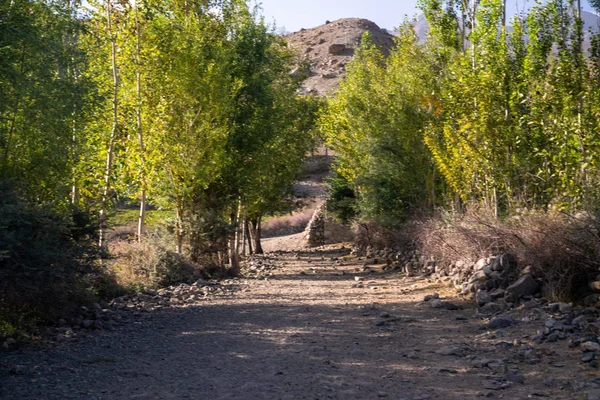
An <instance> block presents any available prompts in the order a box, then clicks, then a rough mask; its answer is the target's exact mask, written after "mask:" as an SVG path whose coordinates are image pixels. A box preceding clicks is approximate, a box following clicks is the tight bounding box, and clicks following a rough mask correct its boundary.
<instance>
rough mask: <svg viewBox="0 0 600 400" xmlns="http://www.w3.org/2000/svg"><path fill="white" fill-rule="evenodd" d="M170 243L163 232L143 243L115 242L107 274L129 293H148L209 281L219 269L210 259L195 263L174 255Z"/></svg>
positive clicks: (151, 236)
mask: <svg viewBox="0 0 600 400" xmlns="http://www.w3.org/2000/svg"><path fill="white" fill-rule="evenodd" d="M171 242H172V240H171V237H170V235H168V233H167V232H163V231H162V230H155V232H153V233H152V234H149V235H148V237H147V238H146V239H145V240H143V241H142V242H137V241H130V240H124V239H115V240H112V241H111V242H110V243H109V250H110V253H111V256H112V259H111V260H109V266H108V270H109V271H110V273H111V274H112V275H113V276H114V277H115V279H116V282H117V283H118V284H119V286H121V287H123V288H125V289H126V290H128V291H145V290H149V289H157V288H161V287H166V286H169V285H174V284H177V283H182V282H185V283H193V282H194V281H196V280H198V279H199V278H208V277H209V276H210V275H211V273H214V272H215V271H216V270H217V269H218V268H216V264H215V263H214V262H212V261H211V260H210V259H209V258H208V255H207V256H206V257H205V259H202V260H200V259H199V260H197V263H195V262H192V261H191V260H190V259H188V258H186V257H185V256H183V255H181V254H178V253H175V252H174V251H173V250H172V248H173V245H172V243H171ZM211 266H213V267H214V268H211Z"/></svg>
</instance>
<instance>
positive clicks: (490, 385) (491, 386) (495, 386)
mask: <svg viewBox="0 0 600 400" xmlns="http://www.w3.org/2000/svg"><path fill="white" fill-rule="evenodd" d="M483 387H484V388H485V389H488V390H500V383H499V382H496V381H487V380H486V381H483Z"/></svg>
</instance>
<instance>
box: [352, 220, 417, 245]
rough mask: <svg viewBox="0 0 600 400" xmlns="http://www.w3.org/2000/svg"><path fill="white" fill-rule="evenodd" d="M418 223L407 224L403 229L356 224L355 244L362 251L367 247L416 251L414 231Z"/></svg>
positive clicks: (375, 224)
mask: <svg viewBox="0 0 600 400" xmlns="http://www.w3.org/2000/svg"><path fill="white" fill-rule="evenodd" d="M418 225H419V223H418V221H416V220H415V221H412V222H409V223H406V224H405V226H404V227H403V228H402V229H399V230H394V229H387V228H384V227H382V226H381V225H379V224H377V223H375V222H361V223H356V224H355V225H354V227H353V231H354V244H355V245H356V246H357V247H358V248H360V249H366V248H367V247H371V248H375V249H384V248H390V249H402V250H403V251H410V250H414V249H416V242H415V235H414V231H415V229H416V227H417V226H418Z"/></svg>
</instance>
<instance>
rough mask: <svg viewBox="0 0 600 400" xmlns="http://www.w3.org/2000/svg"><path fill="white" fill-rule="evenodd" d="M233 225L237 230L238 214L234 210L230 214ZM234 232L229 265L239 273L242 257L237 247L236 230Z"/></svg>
mask: <svg viewBox="0 0 600 400" xmlns="http://www.w3.org/2000/svg"><path fill="white" fill-rule="evenodd" d="M230 221H231V226H232V227H235V231H237V214H236V213H235V212H232V213H231V214H230ZM235 231H234V232H232V233H230V235H229V240H228V242H229V246H228V247H229V267H230V268H231V270H232V271H233V273H234V274H237V273H238V272H239V270H240V259H239V254H238V248H237V240H236V236H237V234H236V232H235Z"/></svg>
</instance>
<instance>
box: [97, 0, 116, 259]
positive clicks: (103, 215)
mask: <svg viewBox="0 0 600 400" xmlns="http://www.w3.org/2000/svg"><path fill="white" fill-rule="evenodd" d="M111 7H112V5H111V3H110V0H108V1H107V2H106V18H107V20H108V34H109V36H110V41H111V58H112V74H113V126H112V130H111V132H110V139H109V141H108V151H107V154H106V165H105V167H104V187H103V188H102V203H101V207H100V231H99V242H98V244H99V245H100V247H102V246H103V245H104V233H105V231H106V227H107V222H108V218H107V208H108V195H109V192H110V177H111V175H112V164H113V158H114V148H115V140H116V137H117V132H118V130H119V120H118V115H119V114H118V105H119V102H118V101H119V100H118V94H119V74H118V70H117V41H116V40H117V39H116V37H115V35H114V34H113V30H112V22H111V19H112V18H111Z"/></svg>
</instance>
